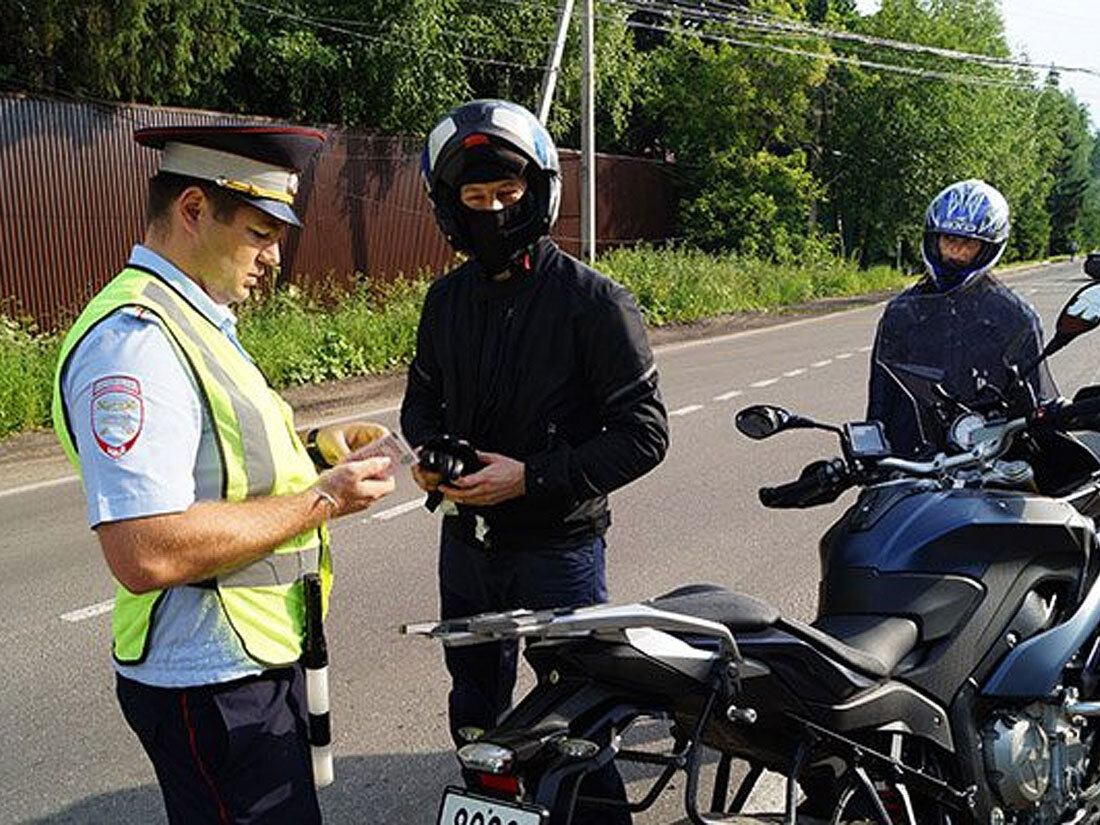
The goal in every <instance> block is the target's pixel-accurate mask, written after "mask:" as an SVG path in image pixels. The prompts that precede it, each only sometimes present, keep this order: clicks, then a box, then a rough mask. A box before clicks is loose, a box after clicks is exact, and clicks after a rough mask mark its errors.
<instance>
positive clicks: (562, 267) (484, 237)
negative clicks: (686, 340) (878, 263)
mask: <svg viewBox="0 0 1100 825" xmlns="http://www.w3.org/2000/svg"><path fill="white" fill-rule="evenodd" d="M422 172H423V176H424V181H425V184H426V186H427V188H428V192H429V195H430V197H431V200H432V204H433V207H434V212H435V217H436V220H437V222H438V224H439V227H440V229H441V230H442V231H443V234H444V235H446V237H447V240H448V241H449V242H450V244H451V245H452V246H453V247H454V248H455V249H456V250H457V251H460V252H463V253H465V254H466V255H468V256H469V260H468V261H467V262H466V263H464V264H463V265H461V266H459V267H458V268H457V269H455V270H453V271H451V272H449V273H448V274H447V275H445V276H444V277H443V278H441V279H439V280H437V281H436V282H435V283H434V284H433V285H432V286H431V288H430V289H429V291H428V295H427V298H426V300H425V302H424V307H423V311H422V314H421V317H420V326H419V331H418V335H417V350H416V357H415V359H414V361H413V363H412V366H411V368H410V369H409V377H408V385H407V388H406V393H405V398H404V402H403V404H402V409H401V426H402V429H403V430H404V433H405V435H406V437H407V439H408V441H409V442H410V443H411V444H413V445H417V446H420V445H425V443H427V444H432V443H433V439H435V438H436V437H438V436H441V435H448V436H451V437H454V438H459V439H462V440H465V441H467V442H469V443H470V444H472V445H473V446H474V447H476V448H477V450H478V454H477V455H478V458H479V459H480V462H481V463H482V464H483V465H484V466H483V467H482V468H481V469H479V470H478V471H476V472H474V473H472V474H468V475H465V476H463V477H460V478H459V479H457V480H456V481H453V482H452V483H449V484H444V483H441V481H442V479H441V477H440V475H439V474H438V473H433V472H428V471H426V469H425V468H424V467H422V466H420V465H417V466H416V467H415V468H414V470H413V475H414V478H415V479H416V482H417V483H418V484H419V485H420V486H421V488H423V489H424V490H427V491H438V492H441V493H442V495H443V496H444V499H445V501H444V505H443V506H444V508H445V512H446V513H447V515H446V516H445V517H444V518H443V525H442V535H441V544H440V558H439V575H440V598H441V609H442V615H443V618H445V619H446V618H453V617H458V616H468V615H472V614H476V613H481V612H485V611H492V610H505V609H511V608H519V607H523V608H532V609H540V608H548V607H558V606H575V605H584V604H591V603H596V602H602V601H606V599H607V587H606V577H605V564H604V551H605V542H604V534H605V532H606V530H607V527H608V525H609V523H610V517H609V511H608V506H607V494H608V493H610V492H611V491H612V490H615V489H617V488H619V487H621V486H623V485H624V484H627V483H628V482H630V481H632V480H634V479H636V478H638V477H639V476H641V475H643V474H644V473H646V472H648V471H649V470H651V469H652V468H653V467H655V466H656V465H657V464H658V463H659V462H660V461H661V460H662V458H663V457H664V455H665V451H666V449H667V446H668V421H667V416H666V413H665V409H664V406H663V404H662V402H661V398H660V394H659V393H658V389H657V371H656V367H655V365H654V362H653V356H652V354H651V352H650V348H649V343H648V340H647V337H646V332H645V328H644V325H643V323H642V318H641V315H640V314H639V312H638V309H637V307H636V305H635V303H634V300H633V298H632V297H631V295H630V294H629V293H628V292H627V291H626V290H625V289H624V288H623V287H621V286H619V285H618V284H616V283H614V282H613V281H611V280H609V279H608V278H606V277H604V276H602V275H600V274H599V273H598V272H595V271H594V270H592V269H590V268H589V267H587V266H585V265H584V264H582V263H580V262H579V261H577V260H576V259H574V258H572V257H570V256H569V255H567V254H565V253H564V252H562V251H561V250H560V249H559V248H558V247H557V245H556V244H554V242H553V241H551V240H550V238H549V237H548V235H549V232H550V228H551V227H552V226H553V224H554V221H555V219H556V218H557V215H558V205H559V199H560V193H561V170H560V167H559V164H558V155H557V150H556V149H555V147H554V145H553V143H552V141H551V139H550V136H549V134H548V133H547V132H546V130H545V129H544V128H543V126H542V125H541V124H540V123H539V122H538V120H537V119H536V118H535V117H534V116H533V115H532V114H531V113H530V112H528V111H527V110H526V109H524V108H522V107H520V106H517V105H515V104H512V103H508V102H505V101H500V100H478V101H473V102H471V103H467V104H465V105H462V106H459V107H458V108H456V109H455V110H453V111H452V112H450V113H449V114H448V115H447V116H446V117H444V118H443V119H442V120H441V121H440V122H439V124H438V125H437V126H436V127H435V129H434V130H433V131H432V132H431V134H430V136H429V138H428V141H427V146H426V148H425V150H424V154H423V161H422ZM445 655H446V661H447V668H448V670H449V672H450V674H451V677H452V688H451V693H450V707H449V710H450V724H451V731H452V735H453V736H454V738H455V740H456V742H459V743H462V742H463V740H464V730H463V729H465V728H475V729H476V728H480V729H487V728H490V727H492V726H493V724H494V723H495V721H496V720H497V718H498V717H499V716H500V714H501V713H502V712H503V711H504V710H506V709H507V708H508V706H509V704H510V702H511V696H512V690H513V687H514V684H515V678H516V645H515V643H514V642H504V643H493V644H484V645H476V646H472V647H462V648H448V649H447V650H446V654H445ZM615 780H616V781H617V776H616V777H615ZM620 789H621V786H620ZM608 792H609V793H617V791H615V790H614V789H612V790H610V791H608ZM599 821H601V822H605V823H610V822H612V821H616V820H615V818H614V817H610V816H609V815H605V816H604V817H602V818H600V820H599Z"/></svg>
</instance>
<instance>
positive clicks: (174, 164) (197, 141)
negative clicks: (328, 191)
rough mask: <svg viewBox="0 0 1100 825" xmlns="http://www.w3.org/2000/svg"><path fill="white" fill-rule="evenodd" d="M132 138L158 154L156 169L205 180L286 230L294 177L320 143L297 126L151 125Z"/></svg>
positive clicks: (291, 219)
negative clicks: (284, 226) (274, 219)
mask: <svg viewBox="0 0 1100 825" xmlns="http://www.w3.org/2000/svg"><path fill="white" fill-rule="evenodd" d="M134 140H136V141H137V142H138V143H140V144H141V145H142V146H148V147H149V148H150V149H160V150H161V152H162V155H161V161H160V171H162V172H170V173H172V174H175V175H182V176H185V177H190V178H196V179H197V180H202V181H209V182H211V183H213V184H215V185H217V186H219V187H221V188H222V189H224V190H226V191H227V192H229V193H230V194H231V195H233V196H234V197H237V198H239V199H241V200H243V201H244V202H245V203H248V204H250V205H252V206H255V207H256V208H257V209H259V210H260V211H261V212H264V213H266V214H268V215H270V216H271V217H273V218H276V219H278V220H280V221H283V222H284V223H288V224H291V225H292V226H301V225H302V222H301V221H300V220H299V219H298V216H297V215H296V214H295V213H294V210H293V208H292V206H293V204H294V196H295V195H296V194H297V193H298V173H299V172H301V171H302V170H303V169H305V168H306V166H308V165H309V162H310V159H311V158H312V157H313V155H314V153H315V152H316V151H317V150H318V149H319V148H320V146H321V144H322V143H323V142H324V140H325V133H324V132H321V131H318V130H317V129H308V128H305V127H302V126H274V125H272V126H268V125H258V124H252V125H235V126H152V127H148V128H145V129H138V130H137V131H136V132H134Z"/></svg>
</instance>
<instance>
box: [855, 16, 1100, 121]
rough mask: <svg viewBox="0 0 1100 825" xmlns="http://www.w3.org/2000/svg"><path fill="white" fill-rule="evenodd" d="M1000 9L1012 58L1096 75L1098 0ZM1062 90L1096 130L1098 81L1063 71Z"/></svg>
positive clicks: (1099, 106)
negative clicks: (1086, 70)
mask: <svg viewBox="0 0 1100 825" xmlns="http://www.w3.org/2000/svg"><path fill="white" fill-rule="evenodd" d="M856 5H857V6H858V7H859V10H860V11H861V12H862V13H864V14H868V13H870V12H873V11H875V10H877V9H878V7H879V0H856ZM1000 5H1001V13H1002V16H1003V17H1004V21H1005V34H1006V36H1007V39H1008V43H1009V46H1011V47H1012V50H1013V52H1014V54H1016V56H1018V57H1019V56H1023V55H1024V54H1026V56H1027V59H1028V60H1029V61H1030V62H1032V63H1038V64H1044V65H1048V64H1050V63H1057V64H1058V65H1061V66H1080V67H1087V68H1092V69H1095V70H1097V72H1100V0H1000ZM1044 74H1045V73H1041V74H1040V77H1042V76H1043V75H1044ZM1061 86H1062V88H1063V89H1072V90H1073V92H1074V94H1075V95H1076V96H1077V99H1078V100H1079V101H1080V102H1081V103H1084V104H1086V105H1087V106H1088V108H1089V113H1090V115H1091V117H1092V123H1093V127H1094V128H1100V77H1096V76H1093V75H1087V74H1079V73H1069V72H1064V73H1063V74H1062V78H1061Z"/></svg>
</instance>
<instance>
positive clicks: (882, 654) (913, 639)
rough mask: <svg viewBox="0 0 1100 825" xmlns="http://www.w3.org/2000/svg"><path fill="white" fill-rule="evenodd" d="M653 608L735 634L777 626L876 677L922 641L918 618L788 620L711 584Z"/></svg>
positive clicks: (662, 599)
mask: <svg viewBox="0 0 1100 825" xmlns="http://www.w3.org/2000/svg"><path fill="white" fill-rule="evenodd" d="M650 604H652V606H653V607H656V608H659V609H661V610H668V611H669V612H672V613H683V614H684V615H687V616H694V617H696V618H698V619H708V620H710V621H714V622H719V623H720V624H724V625H725V626H726V627H728V628H729V629H730V630H731V631H732V632H733V633H735V634H736V633H757V632H760V631H765V630H768V629H769V628H775V629H777V630H781V631H784V632H786V633H788V634H790V635H791V636H795V637H797V638H799V639H801V640H802V641H803V642H806V643H807V644H809V645H811V646H812V647H813V648H814V649H816V650H818V651H819V652H821V653H822V654H823V655H826V656H828V657H829V658H831V659H832V660H833V661H835V662H838V663H839V664H842V665H844V666H845V667H848V668H850V669H852V670H855V671H857V672H860V673H864V674H867V675H870V676H875V677H878V678H883V677H886V676H889V675H890V674H891V673H892V672H893V671H894V669H895V668H897V666H898V664H899V663H900V662H901V661H902V660H903V659H904V658H905V657H906V656H908V655H909V653H910V652H911V651H912V650H913V648H914V647H916V645H917V641H918V638H919V632H918V628H917V624H916V622H914V621H912V620H911V619H906V618H904V617H901V616H873V615H844V616H826V617H824V618H821V619H818V620H817V621H816V622H814V623H813V624H812V625H808V624H804V623H802V622H799V621H797V620H795V619H788V618H783V617H781V616H780V614H779V611H778V610H777V609H776V608H775V607H773V606H772V605H771V604H769V603H768V602H766V601H764V600H763V599H758V598H756V597H755V596H750V595H748V594H746V593H738V592H736V591H732V590H726V589H725V588H723V587H718V586H716V585H709V584H694V585H688V586H686V587H680V588H678V589H676V590H673V591H672V592H670V593H665V594H664V595H662V596H657V597H656V598H654V599H653V600H651V602H650Z"/></svg>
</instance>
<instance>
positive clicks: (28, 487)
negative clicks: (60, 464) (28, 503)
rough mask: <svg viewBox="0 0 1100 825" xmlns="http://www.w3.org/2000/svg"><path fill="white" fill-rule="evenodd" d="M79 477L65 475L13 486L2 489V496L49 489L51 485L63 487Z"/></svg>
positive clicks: (0, 491) (0, 495) (0, 494)
mask: <svg viewBox="0 0 1100 825" xmlns="http://www.w3.org/2000/svg"><path fill="white" fill-rule="evenodd" d="M77 481H79V479H78V478H77V477H76V476H63V477H61V478H53V479H50V480H49V481H38V482H36V483H34V484H24V485H23V486H22V487H13V488H12V489H10V490H0V498H4V497H5V496H14V495H17V494H18V493H33V492H35V491H36V490H48V489H50V488H51V487H61V486H62V485H65V484H75V483H76V482H77Z"/></svg>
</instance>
